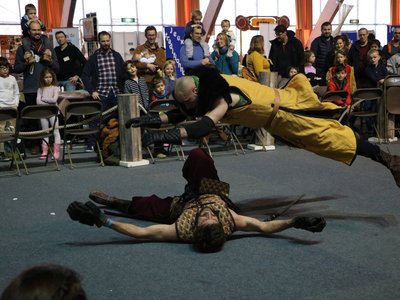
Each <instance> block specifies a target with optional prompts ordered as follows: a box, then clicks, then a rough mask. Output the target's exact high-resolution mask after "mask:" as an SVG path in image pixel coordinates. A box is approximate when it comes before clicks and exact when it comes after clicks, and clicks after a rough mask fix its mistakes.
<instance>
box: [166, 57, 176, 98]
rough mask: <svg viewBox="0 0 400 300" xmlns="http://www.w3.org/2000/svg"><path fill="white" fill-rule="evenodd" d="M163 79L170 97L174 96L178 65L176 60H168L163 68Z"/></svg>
mask: <svg viewBox="0 0 400 300" xmlns="http://www.w3.org/2000/svg"><path fill="white" fill-rule="evenodd" d="M163 78H164V81H165V86H166V89H167V92H168V94H169V95H172V93H173V91H174V89H175V82H176V65H175V61H174V60H170V59H169V60H167V61H166V62H165V64H164V66H163Z"/></svg>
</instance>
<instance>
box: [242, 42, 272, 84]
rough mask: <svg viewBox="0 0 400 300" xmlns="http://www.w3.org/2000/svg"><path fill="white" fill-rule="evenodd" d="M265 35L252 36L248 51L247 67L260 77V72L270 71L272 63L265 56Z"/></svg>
mask: <svg viewBox="0 0 400 300" xmlns="http://www.w3.org/2000/svg"><path fill="white" fill-rule="evenodd" d="M264 53H265V50H264V37H263V36H262V35H255V36H253V37H252V38H251V41H250V48H249V51H247V67H248V68H249V69H250V70H251V71H252V72H253V73H254V74H255V75H256V76H257V78H259V75H260V72H270V63H269V61H268V59H267V58H265V56H264Z"/></svg>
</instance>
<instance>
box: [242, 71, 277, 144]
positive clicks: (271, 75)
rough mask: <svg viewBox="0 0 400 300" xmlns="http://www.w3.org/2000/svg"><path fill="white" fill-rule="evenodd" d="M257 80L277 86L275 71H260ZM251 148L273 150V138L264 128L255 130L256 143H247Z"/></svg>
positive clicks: (272, 86) (273, 86)
mask: <svg viewBox="0 0 400 300" xmlns="http://www.w3.org/2000/svg"><path fill="white" fill-rule="evenodd" d="M258 81H259V82H260V83H261V84H264V85H267V86H269V87H271V88H277V86H278V73H277V72H260V73H259V75H258ZM248 147H249V148H250V149H252V150H262V149H264V150H265V151H268V150H275V139H274V137H273V136H272V135H270V134H269V133H268V132H267V131H266V130H265V129H264V128H261V129H257V130H256V145H252V144H250V145H248Z"/></svg>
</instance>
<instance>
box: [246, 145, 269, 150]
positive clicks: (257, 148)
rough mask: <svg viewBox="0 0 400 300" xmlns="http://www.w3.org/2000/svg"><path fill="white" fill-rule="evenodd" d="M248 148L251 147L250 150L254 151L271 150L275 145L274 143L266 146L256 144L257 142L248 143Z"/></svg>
mask: <svg viewBox="0 0 400 300" xmlns="http://www.w3.org/2000/svg"><path fill="white" fill-rule="evenodd" d="M264 148H265V149H264ZM247 149H250V150H253V151H261V150H265V151H271V150H275V146H274V145H269V146H265V147H264V146H260V145H256V144H248V145H247Z"/></svg>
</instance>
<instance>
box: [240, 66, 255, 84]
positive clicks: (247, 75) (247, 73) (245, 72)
mask: <svg viewBox="0 0 400 300" xmlns="http://www.w3.org/2000/svg"><path fill="white" fill-rule="evenodd" d="M242 77H243V78H244V79H247V80H250V81H254V82H258V78H257V76H256V74H254V72H253V71H252V70H250V69H249V68H248V67H242Z"/></svg>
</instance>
